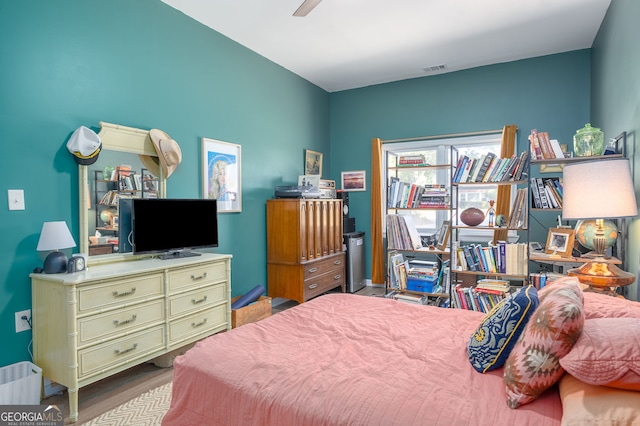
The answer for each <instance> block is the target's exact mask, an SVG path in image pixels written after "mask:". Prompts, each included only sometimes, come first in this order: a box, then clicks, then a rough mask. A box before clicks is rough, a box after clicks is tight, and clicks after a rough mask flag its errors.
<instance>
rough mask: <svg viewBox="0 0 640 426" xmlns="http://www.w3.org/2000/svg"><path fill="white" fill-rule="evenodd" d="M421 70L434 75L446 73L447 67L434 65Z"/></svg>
mask: <svg viewBox="0 0 640 426" xmlns="http://www.w3.org/2000/svg"><path fill="white" fill-rule="evenodd" d="M422 70H423V71H424V72H426V73H436V72H442V71H446V70H447V66H446V65H444V64H443V65H434V66H432V67H426V68H422Z"/></svg>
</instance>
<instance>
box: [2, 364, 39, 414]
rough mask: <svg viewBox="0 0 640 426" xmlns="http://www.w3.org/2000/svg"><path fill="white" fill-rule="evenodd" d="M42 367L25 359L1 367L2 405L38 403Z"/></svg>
mask: <svg viewBox="0 0 640 426" xmlns="http://www.w3.org/2000/svg"><path fill="white" fill-rule="evenodd" d="M41 391H42V368H40V367H38V366H37V365H35V364H33V363H31V362H29V361H23V362H18V363H15V364H11V365H7V366H6V367H2V368H0V405H11V404H15V405H38V404H40V392H41Z"/></svg>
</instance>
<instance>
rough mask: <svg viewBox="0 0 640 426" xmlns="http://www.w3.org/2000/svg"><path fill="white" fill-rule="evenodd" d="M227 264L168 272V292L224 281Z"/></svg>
mask: <svg viewBox="0 0 640 426" xmlns="http://www.w3.org/2000/svg"><path fill="white" fill-rule="evenodd" d="M226 279H227V264H226V263H225V262H218V263H209V264H206V265H197V266H192V267H186V268H181V269H176V270H172V271H170V272H169V287H168V288H169V292H175V291H179V290H186V289H188V288H189V287H192V286H194V285H202V284H207V283H217V282H222V281H226Z"/></svg>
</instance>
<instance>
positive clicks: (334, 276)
mask: <svg viewBox="0 0 640 426" xmlns="http://www.w3.org/2000/svg"><path fill="white" fill-rule="evenodd" d="M344 284H345V278H344V268H338V269H333V270H331V271H329V272H327V273H325V274H324V275H320V276H318V277H312V278H309V279H307V280H304V283H303V285H304V289H303V290H304V300H309V299H311V298H312V297H316V296H319V295H320V294H322V293H324V292H326V291H329V290H331V289H333V288H335V287H338V286H342V285H344Z"/></svg>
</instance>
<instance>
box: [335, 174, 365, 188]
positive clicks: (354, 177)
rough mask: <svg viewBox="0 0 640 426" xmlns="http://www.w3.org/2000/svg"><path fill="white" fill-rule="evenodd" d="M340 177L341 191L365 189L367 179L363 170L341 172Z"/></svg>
mask: <svg viewBox="0 0 640 426" xmlns="http://www.w3.org/2000/svg"><path fill="white" fill-rule="evenodd" d="M341 177H342V190H343V191H366V189H367V188H366V182H367V180H366V176H365V171H364V170H355V171H352V172H342V173H341Z"/></svg>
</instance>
